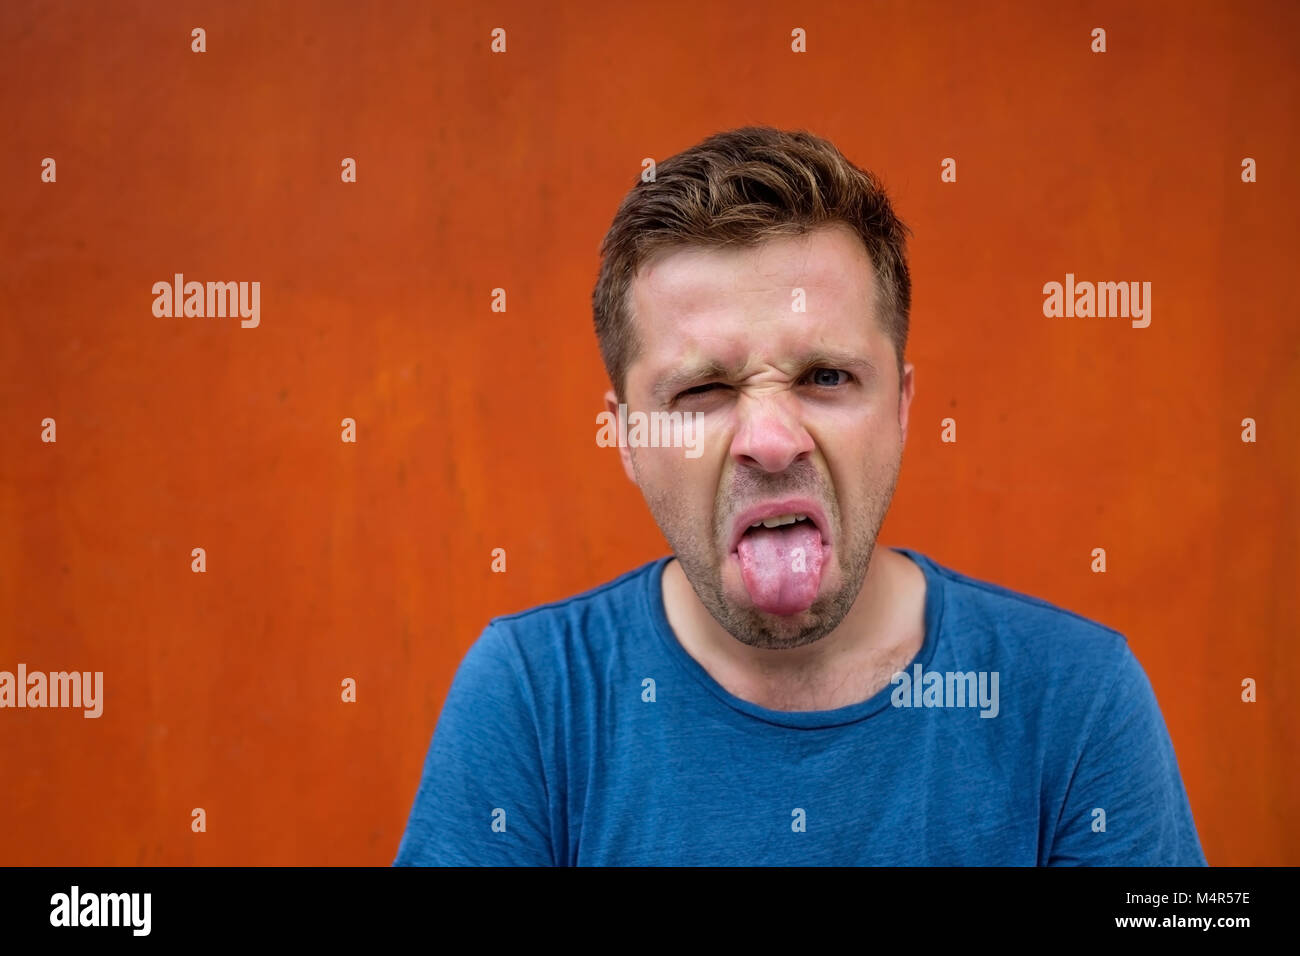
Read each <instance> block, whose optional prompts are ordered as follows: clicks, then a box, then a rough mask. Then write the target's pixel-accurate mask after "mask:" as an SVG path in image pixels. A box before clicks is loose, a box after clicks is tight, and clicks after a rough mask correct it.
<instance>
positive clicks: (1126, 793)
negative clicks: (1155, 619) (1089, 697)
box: [1048, 642, 1206, 866]
mask: <svg viewBox="0 0 1300 956" xmlns="http://www.w3.org/2000/svg"><path fill="white" fill-rule="evenodd" d="M1121 647H1122V649H1121V652H1120V654H1119V661H1118V667H1117V672H1116V674H1115V677H1114V679H1113V681H1110V682H1106V683H1103V686H1106V685H1107V683H1108V684H1109V690H1108V691H1107V696H1106V697H1105V698H1104V699H1103V700H1102V702H1101V705H1100V707H1099V708H1097V709H1096V710H1095V711H1094V716H1093V717H1092V719H1091V721H1090V723H1089V725H1088V730H1087V732H1086V735H1085V737H1084V743H1083V749H1082V753H1081V754H1080V756H1079V760H1078V763H1077V765H1076V767H1075V772H1074V775H1073V778H1072V779H1071V781H1070V784H1069V788H1068V790H1067V793H1066V799H1065V805H1064V807H1063V810H1062V812H1061V817H1060V821H1059V823H1058V825H1057V829H1056V835H1055V840H1054V841H1053V845H1052V851H1051V856H1050V859H1049V860H1048V863H1049V865H1064V866H1070V865H1074V866H1079V865H1083V866H1205V865H1206V860H1205V855H1204V853H1203V852H1202V850H1201V843H1200V839H1199V838H1198V836H1197V833H1196V824H1195V823H1194V822H1193V820H1192V811H1191V807H1190V805H1189V803H1188V800H1187V792H1186V790H1185V789H1184V787H1183V780H1182V776H1181V775H1180V774H1179V771H1178V762H1177V760H1176V758H1175V756H1174V747H1173V742H1172V741H1171V740H1170V738H1169V731H1168V728H1167V727H1166V726H1165V721H1164V717H1163V715H1162V714H1161V713H1160V707H1159V705H1158V704H1157V703H1156V696H1155V692H1154V691H1153V690H1152V688H1151V683H1150V681H1149V680H1148V679H1147V675H1146V672H1145V671H1143V669H1142V666H1141V664H1139V663H1138V660H1137V658H1136V657H1135V656H1134V655H1133V651H1132V650H1131V649H1130V648H1129V646H1128V644H1127V642H1125V643H1123V644H1122V646H1121ZM1102 814H1104V817H1103V815H1102ZM1103 827H1104V829H1103Z"/></svg>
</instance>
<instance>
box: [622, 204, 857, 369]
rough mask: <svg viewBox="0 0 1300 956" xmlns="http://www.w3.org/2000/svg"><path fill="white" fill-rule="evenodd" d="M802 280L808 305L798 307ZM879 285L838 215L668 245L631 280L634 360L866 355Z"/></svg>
mask: <svg viewBox="0 0 1300 956" xmlns="http://www.w3.org/2000/svg"><path fill="white" fill-rule="evenodd" d="M796 289H799V290H802V297H803V301H802V304H803V308H804V311H797V310H796V308H795V306H796V305H797V304H798V303H799V300H798V299H797V298H796V295H795V293H794V290H796ZM875 291H876V281H875V276H874V274H873V267H872V263H871V258H870V256H869V255H868V254H867V250H866V247H865V246H864V245H863V244H862V241H861V239H859V238H858V236H857V234H856V233H854V232H853V231H852V229H850V228H849V227H848V226H847V225H844V224H841V223H836V224H833V225H829V226H823V227H820V228H818V229H816V230H814V231H812V232H810V233H807V234H805V235H803V236H792V237H785V238H780V239H773V240H769V241H767V242H764V243H761V244H759V245H757V246H750V247H747V248H730V247H716V246H682V247H673V248H671V249H668V250H662V251H660V252H659V253H657V254H656V255H654V256H652V257H651V258H650V259H649V260H647V261H646V262H645V263H644V264H643V265H642V267H641V269H639V270H638V271H637V275H636V278H635V279H634V281H633V283H632V289H631V304H632V309H631V312H632V316H633V321H634V322H635V323H636V334H637V339H638V341H639V343H640V346H641V348H640V349H639V352H638V356H637V360H636V361H635V362H634V363H633V367H634V369H636V370H638V371H649V372H650V374H654V373H655V372H656V371H660V370H663V369H664V367H665V366H670V365H675V364H679V363H682V362H687V361H692V360H695V361H699V360H709V361H716V362H719V363H722V364H724V365H727V366H736V367H739V366H741V365H743V364H745V363H746V362H748V361H751V360H753V359H755V358H757V359H761V360H773V361H779V360H780V359H781V358H783V357H784V358H792V359H793V358H794V357H795V353H797V352H798V351H800V350H807V349H809V348H819V347H820V348H825V347H834V348H838V349H857V350H859V351H861V352H862V353H863V354H864V355H865V354H866V353H867V352H869V351H870V350H871V349H872V348H873V347H876V346H875V345H874V344H873V343H877V342H878V339H879V338H880V336H881V335H882V331H881V328H880V326H879V323H878V321H877V317H876V314H875ZM629 371H632V370H629Z"/></svg>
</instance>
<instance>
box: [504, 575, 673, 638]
mask: <svg viewBox="0 0 1300 956" xmlns="http://www.w3.org/2000/svg"><path fill="white" fill-rule="evenodd" d="M667 560H668V558H667V557H664V558H657V559H655V560H654V561H649V562H647V563H645V564H643V565H641V566H639V567H636V568H633V569H631V570H629V571H625V572H623V573H622V574H620V575H618V576H617V577H615V578H612V579H610V580H608V581H605V582H604V583H602V584H598V585H596V586H594V587H591V588H588V589H587V590H585V591H581V592H579V593H576V594H572V595H570V596H568V597H565V598H561V599H559V600H555V601H548V602H546V603H544V604H538V605H535V606H534V607H530V608H526V609H524V610H522V611H515V612H513V613H509V614H499V615H497V616H495V617H493V618H492V619H491V620H490V621H489V622H488V625H487V628H486V629H485V631H484V634H483V636H482V637H481V638H480V640H489V639H495V640H498V641H505V642H508V643H509V644H511V645H513V646H514V647H515V648H517V651H518V653H519V654H520V656H521V657H523V658H524V659H536V658H537V657H538V655H541V654H548V653H550V652H555V651H559V652H562V653H566V655H567V653H569V652H571V651H572V650H573V649H574V646H575V645H581V649H582V650H583V651H584V652H585V653H596V654H600V653H603V652H605V651H608V650H610V649H612V645H613V644H614V643H615V642H616V641H618V639H619V638H620V637H627V636H629V635H630V634H631V633H632V632H634V631H638V630H644V629H646V628H648V627H651V626H652V621H651V620H650V617H651V614H652V613H653V607H652V606H651V602H650V601H649V600H648V598H649V595H650V586H651V584H652V583H653V581H654V580H655V579H657V576H658V573H659V569H660V567H661V566H662V565H663V564H664V563H665V562H666V561H667Z"/></svg>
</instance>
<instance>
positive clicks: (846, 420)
mask: <svg viewBox="0 0 1300 956" xmlns="http://www.w3.org/2000/svg"><path fill="white" fill-rule="evenodd" d="M875 292H876V284H875V277H874V275H873V272H872V265H871V261H870V257H869V256H868V254H867V251H866V248H865V247H864V246H863V244H862V242H861V240H860V239H859V238H858V237H857V236H856V235H855V234H854V233H853V232H852V230H850V229H849V228H848V227H847V226H844V225H842V224H835V225H833V226H827V227H822V228H820V229H817V230H815V231H813V232H812V233H809V234H808V235H805V236H802V237H797V238H789V239H779V240H773V241H770V242H767V243H764V244H762V245H760V246H756V247H750V248H748V249H740V250H737V249H724V248H716V247H680V248H675V249H672V250H668V251H666V252H661V253H659V254H658V255H657V256H655V257H653V258H652V259H651V260H650V261H648V262H647V263H646V264H645V265H643V266H642V268H641V270H640V271H638V273H637V276H636V279H635V281H634V282H633V285H632V290H631V298H630V304H631V307H632V315H633V321H634V322H635V323H636V331H637V335H638V337H639V340H640V344H641V349H640V351H639V353H638V354H637V356H636V359H635V361H634V362H633V363H632V364H631V366H630V367H629V368H628V372H627V378H626V384H625V393H626V394H625V396H624V401H625V402H626V403H627V406H628V412H629V415H630V414H631V413H633V412H636V411H642V412H682V413H695V412H699V413H702V416H701V417H699V418H698V419H697V420H698V421H700V423H701V434H699V435H697V436H695V438H696V441H697V442H698V445H693V448H694V450H693V451H692V455H694V454H696V452H697V451H698V452H699V456H698V457H691V456H688V455H687V454H685V450H684V449H683V448H664V447H659V448H649V447H631V448H624V449H622V452H621V453H622V456H623V464H624V467H625V469H626V470H627V472H628V476H629V477H630V478H631V479H632V480H633V481H635V482H636V484H637V486H638V487H639V488H640V489H641V492H642V494H643V495H644V496H645V500H646V503H647V505H648V506H649V508H650V511H651V514H653V516H654V519H655V522H656V523H657V524H658V525H659V528H660V530H661V531H662V532H663V534H664V537H665V538H666V539H667V540H668V543H669V545H670V546H671V547H672V550H673V552H674V553H675V554H676V556H677V559H678V561H679V562H680V564H681V567H682V570H683V572H684V573H685V575H686V577H687V579H688V580H689V581H690V583H691V586H692V587H693V588H694V590H695V593H696V594H697V595H698V596H699V598H700V601H701V602H702V603H703V604H704V606H705V607H706V608H708V610H709V612H710V613H711V614H712V615H713V617H714V618H716V619H717V621H718V623H719V624H721V625H722V627H723V628H725V629H726V630H727V631H728V632H729V633H730V634H731V635H732V636H733V637H735V638H736V639H737V640H739V641H741V642H743V643H745V644H748V645H750V646H752V647H763V648H789V647H798V646H801V645H804V644H809V643H812V642H813V641H816V640H818V639H820V638H822V637H823V636H825V635H826V634H828V633H830V632H831V631H832V630H834V629H835V627H836V626H838V625H839V623H840V621H841V620H843V618H844V616H845V615H846V614H847V613H848V612H849V610H850V608H851V607H852V606H853V603H854V601H855V600H856V599H857V596H858V593H859V591H860V590H861V587H862V582H863V580H864V578H865V576H866V573H867V569H868V567H869V565H870V562H871V554H872V551H873V549H874V547H875V541H876V535H877V533H878V531H879V529H880V525H881V522H882V521H883V520H884V516H885V512H886V511H887V510H888V507H889V502H890V499H891V498H892V496H893V491H894V484H895V481H896V480H897V477H898V470H899V465H900V461H901V458H902V451H903V443H904V441H905V440H906V437H907V411H908V406H909V404H910V402H911V397H912V389H913V375H912V369H911V366H910V365H908V366H905V368H904V379H903V386H904V387H903V389H902V390H901V394H900V388H899V378H898V368H897V359H896V356H895V353H894V349H893V345H892V343H891V341H890V340H889V338H888V337H887V336H886V334H885V332H884V330H883V329H882V327H881V325H880V323H879V321H878V319H877V316H876V315H875V306H874V301H875ZM801 309H802V310H801ZM606 403H607V405H608V406H609V409H610V410H611V411H614V412H615V413H616V414H617V400H616V399H615V397H614V393H613V392H612V391H611V392H609V393H607V394H606ZM791 514H795V515H799V516H803V517H801V519H800V520H798V521H795V522H793V523H790V522H789V517H788V516H789V515H791ZM761 519H768V521H767V524H769V525H773V527H766V526H763V525H760V526H758V527H753V525H754V524H755V522H757V521H759V520H761ZM781 521H784V522H785V523H780V522H781Z"/></svg>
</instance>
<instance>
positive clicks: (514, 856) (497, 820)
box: [393, 623, 554, 866]
mask: <svg viewBox="0 0 1300 956" xmlns="http://www.w3.org/2000/svg"><path fill="white" fill-rule="evenodd" d="M528 686H529V685H528V684H527V682H526V681H525V680H524V672H523V667H522V661H521V660H520V658H519V652H518V649H517V647H515V645H514V643H513V640H512V639H511V637H510V636H509V634H508V633H507V632H506V631H505V630H504V629H503V628H501V627H500V626H498V625H497V624H495V623H493V624H489V625H488V627H487V628H486V629H485V630H484V631H483V633H482V634H481V635H480V636H479V638H478V640H476V641H475V642H474V644H473V645H472V646H471V647H470V649H469V651H468V652H467V653H466V654H465V657H464V659H463V660H462V661H461V663H460V666H459V667H458V668H457V670H456V675H455V677H454V678H453V679H452V683H451V688H450V690H448V692H447V699H446V701H445V702H444V703H443V706H442V713H441V714H440V715H439V717H438V722H437V726H436V728H435V730H434V733H433V740H432V742H431V743H430V745H429V751H428V755H427V756H426V758H425V762H424V771H423V774H422V776H421V779H420V786H419V789H418V791H417V793H416V796H415V802H414V804H413V806H412V808H411V815H410V818H409V820H408V821H407V824H406V832H405V834H404V835H403V836H402V841H401V843H400V845H399V846H398V849H397V857H396V859H395V860H394V861H393V865H394V866H550V865H552V864H553V863H554V856H553V853H552V847H551V839H550V832H549V826H548V823H547V821H548V809H547V806H548V804H547V799H546V782H545V776H544V772H543V764H542V760H541V748H540V746H539V741H538V732H537V723H536V720H535V719H534V711H533V706H534V701H533V699H532V696H531V694H529V693H528Z"/></svg>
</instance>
